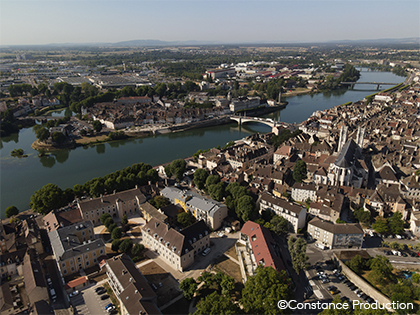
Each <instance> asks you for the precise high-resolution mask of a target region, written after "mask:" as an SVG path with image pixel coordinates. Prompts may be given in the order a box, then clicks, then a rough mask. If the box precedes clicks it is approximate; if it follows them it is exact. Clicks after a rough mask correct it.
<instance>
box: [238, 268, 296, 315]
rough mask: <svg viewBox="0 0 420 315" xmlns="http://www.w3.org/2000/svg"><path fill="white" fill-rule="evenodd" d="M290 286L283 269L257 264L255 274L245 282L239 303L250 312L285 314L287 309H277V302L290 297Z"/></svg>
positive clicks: (269, 314)
mask: <svg viewBox="0 0 420 315" xmlns="http://www.w3.org/2000/svg"><path fill="white" fill-rule="evenodd" d="M290 286H291V281H290V278H289V277H288V276H287V274H286V272H285V271H284V270H281V271H280V272H277V271H276V270H275V269H274V268H273V267H263V266H258V267H257V269H256V274H255V275H254V276H251V277H249V278H248V281H247V282H246V283H245V287H244V289H243V290H242V299H241V300H240V303H241V305H242V306H243V309H244V310H245V312H247V313H250V314H268V315H274V314H285V313H286V312H287V311H286V310H279V308H278V306H277V303H278V301H280V300H286V301H289V300H290V299H291V298H292V290H291V287H290Z"/></svg>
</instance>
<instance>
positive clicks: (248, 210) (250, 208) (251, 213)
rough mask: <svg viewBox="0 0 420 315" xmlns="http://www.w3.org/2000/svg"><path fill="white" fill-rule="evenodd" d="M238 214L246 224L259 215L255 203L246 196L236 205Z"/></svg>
mask: <svg viewBox="0 0 420 315" xmlns="http://www.w3.org/2000/svg"><path fill="white" fill-rule="evenodd" d="M236 214H237V216H238V217H239V218H241V219H242V220H243V221H244V222H247V221H248V220H251V219H252V218H254V217H255V216H256V214H257V211H256V208H255V202H254V200H253V199H252V197H251V196H248V195H245V196H242V197H240V198H239V199H238V201H237V204H236Z"/></svg>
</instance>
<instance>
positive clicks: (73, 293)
mask: <svg viewBox="0 0 420 315" xmlns="http://www.w3.org/2000/svg"><path fill="white" fill-rule="evenodd" d="M79 293H80V292H79V291H77V290H76V291H73V292H72V293H70V294H69V296H70V297H73V296H76V295H79Z"/></svg>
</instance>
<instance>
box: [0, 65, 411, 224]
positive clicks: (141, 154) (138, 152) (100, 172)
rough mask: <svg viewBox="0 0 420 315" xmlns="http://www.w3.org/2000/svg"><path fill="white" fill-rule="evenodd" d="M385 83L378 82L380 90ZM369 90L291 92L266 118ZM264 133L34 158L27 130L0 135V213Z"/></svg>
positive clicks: (387, 77)
mask: <svg viewBox="0 0 420 315" xmlns="http://www.w3.org/2000/svg"><path fill="white" fill-rule="evenodd" d="M360 81H361V82H389V83H399V82H402V81H404V78H402V77H398V76H396V75H394V74H392V73H390V72H371V71H362V72H361V78H360ZM388 87H389V86H383V87H381V89H386V88H388ZM374 89H376V86H369V85H359V86H358V85H356V86H355V87H354V90H338V91H333V92H328V93H319V94H314V95H300V96H293V97H289V98H288V99H287V101H288V102H289V104H288V105H287V107H286V108H285V109H283V110H281V111H277V112H274V113H271V114H269V115H266V116H267V117H270V118H273V119H276V120H278V121H283V122H288V123H294V122H301V121H303V120H305V119H307V118H308V117H309V116H310V115H311V114H312V113H313V112H314V111H317V110H323V109H328V108H332V107H334V106H336V105H340V104H343V103H346V102H349V101H353V102H354V101H357V100H361V99H363V98H364V97H365V96H366V95H369V94H371V93H373V92H372V91H373V90H374ZM269 131H270V128H269V127H268V126H266V125H262V124H258V123H252V124H246V125H243V126H238V125H237V124H236V123H232V124H228V125H222V126H215V127H208V128H201V129H196V130H190V131H185V132H179V133H174V134H165V135H158V136H154V137H148V138H142V139H134V140H124V141H118V142H113V143H106V144H100V145H95V146H91V147H87V148H83V147H79V148H76V149H73V150H60V151H57V152H54V153H53V154H51V155H50V156H46V157H42V158H39V157H38V153H37V151H36V150H34V149H32V148H31V144H32V143H33V142H34V141H35V139H36V138H35V135H34V133H33V131H32V128H28V129H23V130H21V131H20V132H19V134H13V135H11V136H9V137H3V138H2V139H1V140H0V161H1V164H0V165H1V169H0V171H1V181H0V182H1V186H0V196H1V197H0V210H1V217H2V218H3V217H4V211H5V209H6V208H7V207H8V206H11V205H15V206H16V207H18V209H19V210H21V211H22V210H26V209H28V206H29V201H30V196H31V195H32V194H33V193H34V191H36V190H38V189H40V188H41V187H42V186H43V185H46V184H48V183H54V184H57V185H58V186H60V187H61V188H62V189H65V188H67V187H73V186H74V185H75V184H83V183H84V182H86V181H87V180H90V179H92V178H94V177H100V176H104V175H106V174H108V173H111V172H114V171H116V170H119V169H122V168H124V167H126V166H130V165H132V164H134V163H139V162H144V163H148V164H151V165H159V164H162V163H166V162H170V161H172V160H174V159H177V158H184V157H188V156H191V155H192V154H193V153H195V152H196V151H197V150H199V149H207V148H212V147H216V146H218V145H220V146H224V145H225V144H226V143H227V142H229V141H231V140H237V139H241V138H244V137H246V136H248V135H250V134H252V133H256V132H261V133H265V132H269ZM18 148H21V149H23V150H24V152H25V154H27V155H28V157H26V158H16V157H12V156H10V152H11V151H12V150H13V149H18Z"/></svg>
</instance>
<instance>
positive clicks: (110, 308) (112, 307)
mask: <svg viewBox="0 0 420 315" xmlns="http://www.w3.org/2000/svg"><path fill="white" fill-rule="evenodd" d="M115 310H116V308H115V306H114V305H113V306H111V307H109V308H108V309H107V310H106V311H107V312H108V313H109V314H111V313H112V312H113V311H115Z"/></svg>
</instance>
